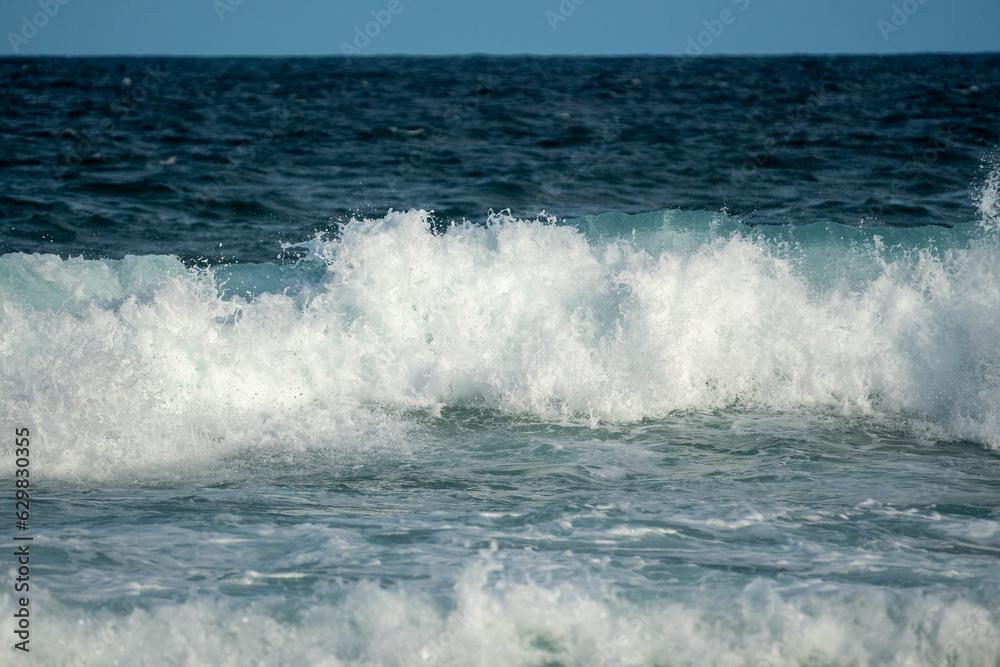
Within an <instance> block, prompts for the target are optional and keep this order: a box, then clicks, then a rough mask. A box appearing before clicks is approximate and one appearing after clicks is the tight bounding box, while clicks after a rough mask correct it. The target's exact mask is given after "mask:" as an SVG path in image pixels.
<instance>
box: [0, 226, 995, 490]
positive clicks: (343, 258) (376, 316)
mask: <svg viewBox="0 0 1000 667" xmlns="http://www.w3.org/2000/svg"><path fill="white" fill-rule="evenodd" d="M304 245H305V246H306V247H307V257H306V258H305V259H304V260H303V261H302V262H301V263H300V264H299V265H296V266H284V267H278V266H275V265H270V264H257V265H231V266H222V267H216V268H214V269H210V270H198V269H188V268H185V267H184V266H183V265H181V264H180V263H179V262H178V261H177V260H176V259H173V258H169V257H162V256H142V257H127V258H126V259H124V260H83V259H69V260H62V259H59V258H57V257H54V256H45V255H23V254H18V255H6V256H4V257H2V258H0V323H2V325H3V333H2V334H0V355H2V360H3V371H2V376H0V378H2V384H3V387H4V390H5V396H7V397H8V398H7V400H5V402H4V404H3V409H4V410H5V412H6V413H7V416H8V417H11V416H13V415H30V416H31V418H32V419H34V420H35V422H36V423H45V424H51V425H52V426H51V427H46V428H51V429H52V433H51V435H52V437H53V441H55V440H56V439H58V440H59V441H60V442H64V443H66V449H65V450H60V452H59V453H58V454H57V453H55V452H53V456H55V457H56V458H58V459H60V460H62V461H63V462H64V463H65V465H66V466H67V468H66V469H67V470H68V469H72V468H74V467H76V466H83V467H87V465H88V464H87V463H85V462H86V461H95V460H98V461H104V462H105V463H109V461H110V462H112V463H113V465H126V466H130V465H133V464H134V465H143V464H145V463H149V462H151V461H154V460H157V459H163V460H173V459H178V460H181V459H185V460H186V459H188V458H190V457H192V456H194V452H195V451H200V452H202V454H200V455H199V456H204V455H205V454H204V452H205V451H213V452H214V451H217V450H226V449H227V448H228V447H237V448H239V447H243V446H247V444H248V443H250V442H254V443H260V442H268V441H274V440H277V439H281V438H285V437H289V438H291V439H292V441H293V442H297V443H299V444H300V445H301V446H307V444H308V443H310V442H315V441H316V440H317V439H318V438H321V439H327V436H329V435H330V434H331V433H334V432H337V433H339V432H340V431H339V430H338V429H341V428H355V427H357V428H359V429H361V431H364V429H365V428H368V427H367V426H363V425H360V426H359V424H360V423H361V422H359V421H358V420H361V421H364V420H368V419H375V421H376V422H378V423H384V419H383V418H382V417H377V415H379V414H383V415H384V414H389V413H391V412H392V411H395V410H400V409H410V408H421V409H423V408H430V409H435V408H436V407H437V406H441V405H451V404H461V403H468V404H475V405H482V406H484V407H489V408H492V409H497V410H502V411H507V412H513V413H530V414H536V415H540V416H542V417H544V418H558V419H564V418H574V419H576V418H581V417H582V418H585V419H591V420H592V421H600V420H610V421H620V422H628V421H636V420H641V419H645V418H653V419H661V418H665V417H667V416H669V415H670V414H671V413H673V412H675V411H679V410H712V409H753V410H760V409H763V410H795V409H823V410H833V411H837V412H841V413H843V414H848V415H851V414H854V415H875V416H879V415H881V416H882V417H884V418H886V419H890V420H899V419H912V418H917V419H921V420H926V421H928V422H930V423H931V424H932V425H934V426H936V427H938V428H940V429H941V430H942V432H943V433H945V434H950V435H951V436H953V437H964V438H972V439H974V440H977V441H979V442H982V443H987V444H990V445H993V446H1000V373H998V369H1000V331H998V330H997V328H996V326H995V322H996V321H997V315H998V309H1000V292H998V290H1000V280H998V277H1000V276H998V269H997V267H998V266H1000V263H998V262H997V251H998V244H997V241H996V238H995V236H994V235H993V233H992V232H990V231H989V230H988V229H985V228H984V227H983V226H979V227H975V226H959V227H956V228H954V229H945V228H933V229H927V228H923V229H917V230H885V229H882V230H866V229H857V228H845V227H839V226H833V227H830V226H816V225H813V226H807V227H805V228H760V227H756V228H753V227H746V226H743V225H741V224H739V223H738V222H736V221H734V220H731V219H729V218H727V217H725V216H723V215H719V214H709V213H698V212H692V213H683V212H677V211H661V212H656V213H650V214H644V215H641V216H625V215H617V216H614V215H613V216H603V217H601V218H585V219H581V220H577V221H573V222H571V223H570V224H554V223H552V222H543V221H523V220H515V219H512V218H509V217H503V216H498V217H494V218H493V219H491V221H490V223H489V224H488V225H486V226H479V225H471V224H463V225H454V226H452V227H451V228H449V229H447V230H446V231H444V232H441V233H435V232H433V231H432V228H431V224H430V219H429V215H428V214H427V213H426V212H422V211H409V212H390V213H389V214H388V215H387V216H385V217H384V218H380V219H372V220H354V221H352V222H351V223H350V224H348V225H346V226H345V227H344V229H343V230H342V232H341V234H340V235H339V236H338V237H337V238H332V239H328V238H323V237H317V238H316V239H313V240H312V241H311V242H309V243H307V244H304ZM378 406H382V407H381V408H379V407H378ZM373 408H374V411H373ZM386 410H388V412H386ZM372 415H376V417H372ZM894 415H895V416H894ZM393 428H394V427H393ZM331 429H332V430H331ZM283 430H287V434H286V435H283V436H279V435H278V434H279V433H281V432H282V431H283ZM359 432H360V431H359ZM57 436H58V437H57ZM205 443H213V444H212V445H211V446H210V447H207V448H206V447H205V446H204V445H205ZM71 461H73V463H71ZM57 468H58V466H57Z"/></svg>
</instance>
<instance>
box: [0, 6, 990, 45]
mask: <svg viewBox="0 0 1000 667" xmlns="http://www.w3.org/2000/svg"><path fill="white" fill-rule="evenodd" d="M578 3H579V4H578ZM0 30H2V34H3V37H4V39H3V46H2V48H0V54H3V55H14V54H15V53H17V54H23V55H45V54H59V55H63V54H72V55H97V54H136V55H140V54H141V55H145V54H174V55H329V54H340V53H341V52H343V51H345V50H350V49H351V48H354V49H357V51H358V52H360V53H363V54H373V55H374V54H393V53H407V54H462V53H496V54H515V53H533V54H638V53H649V54H680V53H685V52H688V53H698V52H700V53H705V54H738V53H795V52H801V53H898V52H913V51H1000V1H998V0H674V1H669V0H667V1H664V0H658V1H657V0H618V1H613V0H493V1H492V2H487V1H483V0H479V1H472V0H284V1H281V2H279V1H278V0H159V1H158V2H154V1H153V0H3V1H2V7H0ZM366 32H367V34H365V33H366Z"/></svg>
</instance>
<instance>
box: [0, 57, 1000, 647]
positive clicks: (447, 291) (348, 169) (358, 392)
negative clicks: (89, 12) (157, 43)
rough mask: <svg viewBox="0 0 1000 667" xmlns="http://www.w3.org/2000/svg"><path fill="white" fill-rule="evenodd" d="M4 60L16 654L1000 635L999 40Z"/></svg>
mask: <svg viewBox="0 0 1000 667" xmlns="http://www.w3.org/2000/svg"><path fill="white" fill-rule="evenodd" d="M147 70H152V72H153V74H149V73H148V72H147V73H146V74H143V72H144V71H147ZM0 73H2V76H3V77H5V79H4V85H5V87H6V90H7V92H6V93H5V95H4V100H5V101H4V104H5V105H6V106H5V109H6V116H5V117H6V118H7V120H6V121H5V122H7V123H8V129H5V134H4V140H5V148H4V151H5V152H4V153H3V155H2V157H3V160H4V162H3V170H2V171H0V184H2V185H3V186H4V190H3V192H2V193H0V197H2V200H0V203H2V218H0V222H2V224H3V228H2V230H0V241H2V242H3V243H4V247H3V251H4V252H5V253H6V254H3V255H2V256H0V389H2V402H0V421H2V422H3V424H4V425H5V426H4V428H5V429H6V430H7V433H8V435H9V441H10V442H9V443H8V444H9V445H10V446H9V447H8V448H5V449H4V451H5V452H7V453H6V454H4V455H3V456H2V457H0V480H6V481H5V482H2V484H4V485H6V487H8V488H9V491H10V492H9V493H7V494H6V495H7V496H9V497H10V498H11V499H10V500H9V502H8V505H9V507H8V509H7V510H6V511H7V516H6V517H5V518H4V519H3V521H4V523H5V524H8V526H7V528H9V530H7V531H5V534H6V535H7V537H6V538H5V539H6V540H7V544H8V547H5V550H6V551H9V552H11V553H13V550H14V547H12V546H9V545H13V544H15V543H14V542H12V541H11V535H13V534H18V535H25V534H27V535H30V536H31V537H32V538H33V540H32V542H31V547H30V548H31V588H30V611H31V639H30V648H31V654H30V659H31V661H32V664H46V665H49V664H51V665H115V664H117V665H253V664H260V665H303V664H309V665H355V664H357V665H420V664H428V665H704V664H712V665H821V664H822V665H827V664H830V665H866V664H893V665H966V664H968V665H995V664H997V656H998V655H1000V568H998V557H1000V500H998V498H1000V456H998V452H1000V327H998V326H997V322H998V321H1000V209H998V203H997V196H998V192H1000V177H998V173H1000V172H998V170H997V168H996V165H995V161H994V157H993V155H994V153H992V151H993V149H994V147H995V145H996V143H997V140H998V139H1000V137H998V134H997V132H998V129H1000V123H998V121H1000V104H997V101H998V100H1000V61H998V60H997V58H996V57H993V56H975V57H973V56H969V57H960V56H939V57H930V56H920V57H911V58H909V59H907V58H896V59H894V58H888V59H878V58H763V59H753V58H748V59H741V58H728V59H706V60H694V59H669V58H659V59H657V58H649V59H532V58H513V59H502V58H499V59H489V58H469V59H441V60H434V59H430V60H425V59H406V58H388V59H377V58H376V59H352V60H350V61H344V60H340V59H329V60H324V59H300V60H295V59H289V60H281V59H273V60H264V61H250V60H247V61H241V60H212V59H210V60H198V59H175V60H170V59H165V60H145V59H81V60H73V59H70V60H64V59H35V60H26V59H8V60H4V61H0ZM417 75H419V76H417ZM144 77H145V78H144ZM126 78H128V83H125V79H126ZM722 84H726V85H722ZM137 86H145V87H146V89H145V94H144V96H143V99H142V100H141V101H139V100H137V99H136V98H137V97H139V96H138V95H136V94H135V91H136V88H137ZM456 91H457V92H456ZM116 104H117V105H119V106H117V107H116V106H114V105H116ZM132 104H134V106H131V107H130V105H132ZM39 107H44V108H47V109H49V115H48V116H43V115H42V114H40V113H38V112H39V111H40V108H39ZM53 109H55V111H53ZM116 109H117V110H116ZM122 109H127V110H128V113H127V114H125V113H123V112H122ZM276 109H277V110H276ZM407 109H411V110H412V112H407ZM692 109H696V110H698V113H696V114H691V113H689V112H690V111H691V110H692ZM282 110H283V111H282ZM44 117H48V118H51V117H55V118H56V120H55V121H54V122H50V121H44V120H43V118H44ZM105 120H108V121H110V127H105V126H106V125H108V123H104V124H103V125H102V122H103V121H105ZM102 128H103V129H102ZM15 146H17V148H15ZM932 158H933V159H932ZM609 210H610V211H616V212H607V211H609ZM22 427H26V428H29V429H30V431H31V461H30V470H31V477H30V480H31V486H30V489H31V494H32V496H31V501H32V504H31V523H30V529H29V530H28V531H26V532H19V531H16V530H15V529H14V528H13V527H12V526H13V522H14V506H13V490H14V479H15V456H14V454H13V446H14V431H15V428H22ZM16 567H17V565H16V563H15V562H14V558H13V557H12V556H8V557H7V559H6V565H5V568H4V572H5V579H6V581H5V582H4V584H3V588H2V589H0V617H2V618H3V619H5V620H4V621H3V624H2V626H0V627H2V628H5V630H3V632H4V635H3V636H4V637H5V641H7V642H8V643H9V645H8V646H5V647H3V649H2V650H3V655H5V656H7V657H6V658H4V660H11V661H12V662H11V664H17V663H16V662H13V661H17V660H19V659H20V660H21V661H26V658H25V657H22V656H21V655H20V654H19V653H18V652H16V651H15V650H14V649H12V648H11V647H12V646H13V644H14V642H15V641H17V639H16V635H14V633H13V629H14V623H13V619H14V617H13V614H14V613H15V611H16V610H17V609H18V608H19V602H18V598H19V596H20V595H21V594H16V593H15V591H14V581H15V578H16V574H17V573H16ZM5 664H6V663H5Z"/></svg>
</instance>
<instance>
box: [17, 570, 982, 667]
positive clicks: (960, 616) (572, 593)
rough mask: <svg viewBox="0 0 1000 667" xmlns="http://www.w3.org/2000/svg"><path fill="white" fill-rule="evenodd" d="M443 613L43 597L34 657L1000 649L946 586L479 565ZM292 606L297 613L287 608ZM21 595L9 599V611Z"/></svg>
mask: <svg viewBox="0 0 1000 667" xmlns="http://www.w3.org/2000/svg"><path fill="white" fill-rule="evenodd" d="M450 597H451V598H452V602H453V606H452V607H451V608H450V609H448V610H446V609H443V608H442V607H441V606H440V604H438V603H435V601H434V600H432V599H431V598H430V597H429V596H427V595H426V594H423V593H420V592H414V591H399V590H396V591H393V590H386V589H384V588H381V587H379V586H377V585H374V584H372V583H368V582H362V583H358V584H353V585H350V586H348V587H347V589H346V592H345V594H343V595H339V594H338V595H337V596H336V597H335V598H332V599H330V600H327V601H319V600H313V601H309V600H299V601H296V603H295V604H294V605H289V604H288V603H283V602H281V601H279V600H276V599H268V600H256V601H242V602H241V601H240V600H239V599H232V598H230V599H221V598H212V597H208V596H200V597H192V598H190V599H189V600H188V601H186V602H182V603H167V602H162V603H158V604H153V605H143V606H140V607H137V608H135V609H134V610H133V611H131V612H128V613H117V614H115V613H111V612H108V611H93V610H85V609H83V608H81V609H74V608H73V606H72V605H66V604H65V603H56V602H55V601H53V600H52V599H51V597H49V596H48V595H46V594H45V593H44V592H42V593H39V594H37V595H34V596H33V597H32V603H31V604H32V605H33V608H34V611H33V612H32V614H33V618H34V619H35V620H34V622H33V629H34V639H33V643H32V656H33V659H35V660H37V661H40V663H41V664H52V665H55V664H68V665H84V664H87V665H89V664H109V665H110V664H122V665H149V664H172V665H218V666H224V665H255V664H256V665H265V664H266V665H326V666H333V665H419V664H425V665H484V666H486V665H498V666H500V665H502V666H508V665H538V664H563V665H587V666H590V665H593V666H595V667H600V666H603V665H662V664H673V665H747V664H751V665H789V666H791V665H803V664H837V665H850V664H859V665H873V664H880V665H881V664H884V665H900V666H902V665H916V664H920V665H930V664H949V665H979V664H987V663H992V661H993V659H994V658H995V657H996V656H997V655H1000V619H998V617H997V613H996V610H995V609H990V608H989V607H988V606H984V605H983V604H981V603H979V602H976V601H970V600H966V599H962V598H960V597H959V596H958V595H956V594H953V593H949V592H946V591H940V592H928V591H916V590H901V591H888V590H884V589H881V588H879V587H876V586H864V585H854V586H839V587H837V589H836V590H831V589H829V587H826V586H824V585H821V584H816V585H810V584H808V583H800V584H798V585H793V586H780V585H778V584H776V583H774V582H771V581H768V580H765V579H757V580H754V581H752V582H750V583H749V584H747V585H745V586H743V587H742V588H740V587H732V588H726V587H721V588H715V589H713V590H711V591H705V590H701V589H696V590H693V591H687V592H685V590H684V589H677V590H675V591H674V592H673V593H670V594H665V593H664V594H661V595H660V597H658V598H652V599H646V600H645V601H642V602H639V601H634V600H633V601H628V600H626V599H624V598H623V597H622V596H621V595H616V594H610V593H605V592H602V590H601V589H600V587H599V586H598V585H596V584H595V586H594V587H593V588H584V587H581V586H579V585H571V584H561V585H560V584H540V583H535V582H532V581H530V580H524V579H519V578H518V577H514V576H512V575H510V574H509V573H507V572H506V571H505V570H504V567H503V564H502V562H501V561H500V560H498V559H497V558H495V557H492V556H485V557H480V558H479V559H478V560H477V561H475V562H473V563H471V564H469V565H467V566H466V568H465V572H464V575H463V576H462V577H461V578H460V579H459V581H457V582H456V584H455V586H454V589H453V591H451V595H450ZM292 607H294V609H295V611H294V613H289V611H290V609H291V608H292ZM14 609H15V607H14V600H13V598H12V596H11V595H10V594H9V593H4V594H2V595H0V616H2V617H3V618H8V619H9V618H11V615H12V613H13V611H14Z"/></svg>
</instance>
